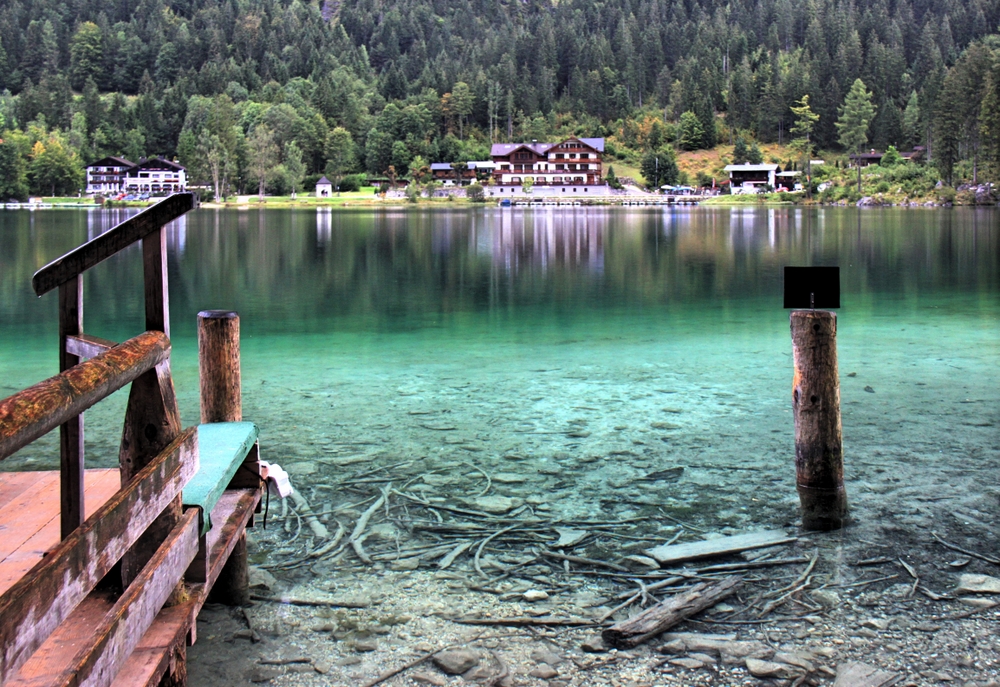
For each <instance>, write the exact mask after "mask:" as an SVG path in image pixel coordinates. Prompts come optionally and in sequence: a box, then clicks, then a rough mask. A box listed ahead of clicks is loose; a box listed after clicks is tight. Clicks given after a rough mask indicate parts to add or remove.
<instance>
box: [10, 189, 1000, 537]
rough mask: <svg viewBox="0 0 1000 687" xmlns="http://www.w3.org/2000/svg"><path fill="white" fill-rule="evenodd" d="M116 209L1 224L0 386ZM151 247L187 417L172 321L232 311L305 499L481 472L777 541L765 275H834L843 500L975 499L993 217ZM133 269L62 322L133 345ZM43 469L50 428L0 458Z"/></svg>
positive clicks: (272, 229)
mask: <svg viewBox="0 0 1000 687" xmlns="http://www.w3.org/2000/svg"><path fill="white" fill-rule="evenodd" d="M116 217H117V218H118V219H120V218H121V215H120V214H119V215H116V216H114V217H113V216H111V214H110V213H103V212H100V211H95V212H89V213H87V212H78V211H48V212H35V213H29V212H27V211H7V212H3V213H0V395H7V394H9V393H12V392H13V391H15V390H16V389H19V388H23V387H24V386H27V385H29V384H31V383H33V382H36V381H38V380H40V379H42V378H44V377H47V376H49V375H51V374H54V373H55V371H56V351H55V347H56V324H55V305H56V303H55V301H56V298H55V295H54V294H49V295H47V296H46V297H43V298H42V299H36V298H35V297H34V296H33V295H32V294H31V291H30V277H31V274H32V273H33V272H34V271H35V270H36V269H37V268H38V267H40V266H41V265H43V264H45V263H46V262H48V261H50V260H52V259H54V258H55V257H57V256H59V255H60V254H62V253H63V252H65V251H67V250H69V249H71V248H72V247H74V246H76V245H78V244H79V243H81V242H83V241H84V240H86V239H87V238H88V237H91V236H93V235H96V233H98V232H100V231H102V230H104V229H106V228H107V227H109V226H111V224H113V222H114V221H116ZM169 247H170V261H169V270H170V291H171V315H172V327H173V344H174V357H173V367H174V376H175V385H176V387H177V391H178V397H179V401H180V404H181V410H182V416H183V418H184V421H185V424H190V423H194V422H195V421H196V420H197V415H198V404H197V361H196V340H195V314H196V313H197V311H198V310H201V309H207V308H227V309H235V310H237V311H239V312H240V314H241V320H242V336H243V380H244V415H245V417H246V418H247V419H252V420H253V421H255V422H257V423H258V424H259V425H260V426H261V445H262V450H263V451H264V453H265V454H266V456H265V457H267V458H269V459H271V460H276V461H278V462H280V463H281V464H282V465H285V466H287V467H290V469H291V472H292V476H293V479H298V480H299V481H300V483H302V484H306V485H309V487H314V486H315V485H321V484H323V483H333V482H336V481H337V480H338V479H340V478H341V477H343V476H344V475H345V474H347V473H348V472H353V471H354V470H356V469H358V467H359V466H360V467H365V466H366V465H368V464H373V463H374V464H379V463H381V464H387V465H388V464H395V463H400V462H404V461H411V460H417V461H419V464H420V465H421V466H423V467H424V468H425V469H426V471H433V470H441V471H444V472H447V471H449V470H452V471H454V470H455V468H456V466H460V465H475V466H478V467H482V468H484V469H486V470H488V471H489V472H490V473H491V474H497V473H499V474H502V475H505V477H504V478H503V480H498V481H497V482H496V483H495V485H494V491H493V492H492V493H497V494H500V495H509V496H512V497H516V498H524V497H527V496H529V495H535V496H541V497H543V500H544V501H545V503H544V507H546V508H549V509H552V510H553V512H555V513H565V514H567V515H577V516H578V515H593V514H596V513H604V514H607V515H609V516H610V515H614V516H619V517H625V516H629V515H634V514H636V513H643V512H647V511H648V508H650V507H654V506H656V507H659V506H663V507H665V508H667V509H669V510H671V511H672V512H674V513H675V514H677V515H684V516H685V517H698V518H705V519H707V518H712V519H713V520H714V521H715V522H717V523H720V524H722V525H730V526H734V527H740V526H744V525H746V524H747V522H748V520H749V521H752V522H755V523H756V522H774V523H783V522H791V521H793V520H794V519H795V518H794V511H795V503H796V497H795V492H794V485H793V473H794V468H793V467H792V459H791V455H792V426H791V413H790V409H789V407H790V402H789V401H790V399H789V391H790V381H791V346H790V341H789V336H788V324H787V322H788V321H787V312H786V311H784V310H782V308H781V268H782V266H784V265H785V264H800V265H801V264H839V265H840V266H841V271H842V289H843V306H844V307H843V309H842V310H841V311H840V314H839V318H840V335H839V352H840V364H841V376H842V402H843V418H844V434H845V446H846V453H847V478H848V480H849V482H848V490H849V493H850V494H851V499H852V504H854V506H855V507H856V508H858V509H859V510H860V511H861V512H865V513H868V514H869V515H876V514H878V515H886V516H890V515H891V517H893V518H897V519H903V520H906V518H907V517H909V516H910V515H912V516H913V518H919V517H921V513H922V512H923V511H922V509H923V506H922V505H921V504H922V503H923V501H921V499H922V498H923V497H924V496H926V494H927V492H928V491H932V492H934V493H936V494H937V495H938V496H940V497H941V498H944V499H962V500H963V508H967V509H973V510H974V509H976V508H979V507H985V505H984V504H985V503H986V501H984V499H990V498H993V496H992V494H993V492H991V491H990V489H992V487H989V486H988V485H986V484H985V483H984V482H985V481H984V480H983V479H982V477H983V476H984V475H983V472H984V471H987V470H992V469H995V467H996V465H997V463H998V460H997V450H996V448H997V443H998V441H997V440H998V439H1000V432H998V429H997V424H996V423H997V419H998V418H997V407H998V405H997V401H998V400H1000V384H998V382H1000V365H998V363H1000V346H998V343H997V339H998V333H1000V296H998V293H1000V291H998V281H1000V269H998V268H1000V215H998V213H997V212H996V211H994V210H962V209H952V210H865V211H858V210H853V209H850V210H843V209H828V210H796V209H787V210H786V209H733V210H728V209H708V208H695V209H676V210H671V209H659V208H657V209H653V208H649V209H642V210H637V209H612V208H606V209H605V208H601V209H583V208H574V209H572V210H570V209H553V208H546V209H538V210H500V209H495V208H482V209H477V210H468V211H465V210H462V211H423V210H404V209H399V210H384V211H370V210H359V211H338V212H325V213H324V212H322V211H321V212H318V213H317V212H316V211H291V210H290V211H266V212H258V211H236V210H224V211H223V210H220V211H214V210H199V211H196V212H194V213H191V214H190V215H189V216H188V217H186V218H185V219H183V220H182V221H180V222H178V223H175V225H173V226H172V227H171V228H170V231H169ZM141 277H142V275H141V264H140V259H139V252H138V249H137V247H133V249H132V250H130V251H126V252H125V253H124V254H122V255H119V256H117V257H116V258H114V259H112V260H109V261H108V262H107V263H105V264H102V265H101V266H99V267H98V268H95V269H94V270H91V272H90V273H88V277H87V282H86V286H85V330H86V331H88V332H89V333H92V334H95V335H98V336H104V337H106V338H111V339H116V340H122V339H124V338H126V337H128V336H130V335H133V334H135V333H138V331H139V330H140V328H141V323H142V310H141V292H142V279H141ZM848 373H856V376H853V377H848V376H847V375H848ZM865 387H870V388H871V389H873V390H874V392H866V391H865ZM124 401H125V399H124V395H123V394H122V393H119V394H118V395H116V397H114V398H112V399H110V400H109V401H106V402H105V403H103V404H101V405H100V406H98V407H97V408H95V409H94V410H92V411H89V412H88V416H87V417H88V425H87V439H88V452H89V453H88V465H91V466H102V465H103V466H109V465H114V464H115V463H116V456H117V443H118V438H119V433H120V425H121V418H122V412H123V407H124ZM56 461H57V444H56V439H55V435H51V436H50V437H47V438H46V439H44V440H42V441H40V442H36V444H34V445H33V446H32V447H29V448H27V449H25V450H23V451H22V452H21V453H20V454H18V455H17V456H15V457H14V458H13V459H11V460H9V461H6V463H5V465H4V466H3V467H4V468H5V469H23V468H24V467H25V466H36V467H51V466H54V465H55V462H56ZM673 467H684V468H685V469H684V472H683V477H682V478H681V479H679V480H675V479H673V478H671V480H669V481H668V482H664V481H662V480H656V479H653V480H649V479H646V477H647V476H648V475H649V474H651V473H655V472H657V471H662V470H665V469H669V468H673ZM459 472H461V470H459ZM438 481H439V482H440V480H438ZM425 484H426V487H427V492H428V493H431V492H432V491H433V488H434V487H435V485H433V484H431V483H430V482H427V481H425ZM436 486H438V487H440V486H441V485H440V484H438V485H436ZM456 491H460V489H459V487H458V486H456ZM474 491H478V489H476V490H474ZM452 495H454V494H452ZM970 499H971V500H970ZM536 500H537V499H536ZM913 522H914V523H916V522H917V521H916V520H914V521H913Z"/></svg>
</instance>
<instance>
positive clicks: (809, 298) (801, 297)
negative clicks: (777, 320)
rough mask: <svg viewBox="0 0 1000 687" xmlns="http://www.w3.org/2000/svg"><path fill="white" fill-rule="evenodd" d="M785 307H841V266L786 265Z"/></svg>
mask: <svg viewBox="0 0 1000 687" xmlns="http://www.w3.org/2000/svg"><path fill="white" fill-rule="evenodd" d="M785 307H786V308H795V309H796V310H799V309H803V308H824V309H827V308H839V307H840V268H839V267H785Z"/></svg>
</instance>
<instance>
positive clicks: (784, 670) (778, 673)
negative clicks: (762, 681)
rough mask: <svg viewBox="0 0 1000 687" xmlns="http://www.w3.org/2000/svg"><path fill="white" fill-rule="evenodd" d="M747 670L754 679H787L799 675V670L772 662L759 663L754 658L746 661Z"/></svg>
mask: <svg viewBox="0 0 1000 687" xmlns="http://www.w3.org/2000/svg"><path fill="white" fill-rule="evenodd" d="M746 666H747V670H749V671H750V674H751V675H753V676H754V677H777V678H789V677H794V676H796V675H798V674H800V673H801V672H802V671H801V670H795V669H794V668H792V667H791V666H789V665H786V664H784V663H775V662H774V661H761V660H759V659H756V658H748V659H746Z"/></svg>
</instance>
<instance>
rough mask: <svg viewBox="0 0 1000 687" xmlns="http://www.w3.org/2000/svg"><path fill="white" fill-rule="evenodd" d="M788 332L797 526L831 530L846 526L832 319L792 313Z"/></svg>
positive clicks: (824, 312)
mask: <svg viewBox="0 0 1000 687" xmlns="http://www.w3.org/2000/svg"><path fill="white" fill-rule="evenodd" d="M791 329H792V355H793V359H794V365H795V376H794V378H793V380H792V412H793V413H794V415H795V472H796V483H797V485H798V491H799V503H800V504H801V506H802V526H803V527H804V528H805V529H807V530H835V529H839V528H841V527H842V526H843V525H844V524H845V523H846V522H847V492H846V491H845V489H844V447H843V441H842V437H841V424H840V380H839V377H838V375H837V315H836V314H835V313H833V312H830V311H828V310H793V311H792V313H791Z"/></svg>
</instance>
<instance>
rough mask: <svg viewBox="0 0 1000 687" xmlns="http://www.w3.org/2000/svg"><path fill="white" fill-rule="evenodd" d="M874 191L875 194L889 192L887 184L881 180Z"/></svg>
mask: <svg viewBox="0 0 1000 687" xmlns="http://www.w3.org/2000/svg"><path fill="white" fill-rule="evenodd" d="M875 191H876V192H877V193H888V192H889V182H888V181H886V180H885V179H883V180H882V181H880V182H878V183H877V184H876V185H875Z"/></svg>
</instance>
